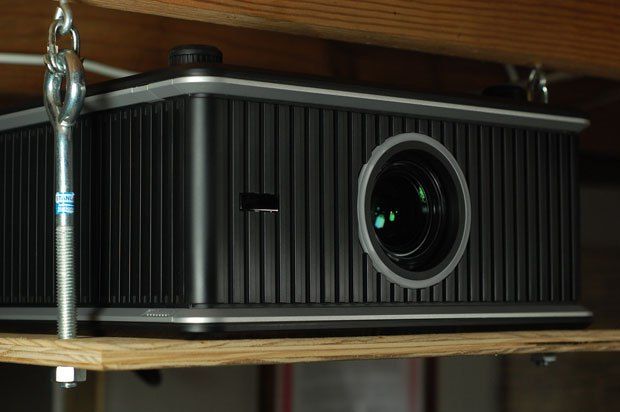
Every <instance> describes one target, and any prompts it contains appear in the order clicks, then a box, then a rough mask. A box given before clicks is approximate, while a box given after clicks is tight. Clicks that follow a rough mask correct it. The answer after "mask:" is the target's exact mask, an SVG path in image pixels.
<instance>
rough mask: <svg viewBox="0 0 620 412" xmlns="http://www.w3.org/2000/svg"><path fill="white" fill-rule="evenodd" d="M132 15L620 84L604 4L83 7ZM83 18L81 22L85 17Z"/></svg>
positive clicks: (612, 24)
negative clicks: (540, 68) (535, 67)
mask: <svg viewBox="0 0 620 412" xmlns="http://www.w3.org/2000/svg"><path fill="white" fill-rule="evenodd" d="M83 1H84V2H86V3H90V4H93V5H97V6H101V7H109V8H115V9H121V10H127V11H133V12H140V13H149V14H156V15H162V16H169V17H176V18H182V19H188V20H198V21H204V22H210V23H216V24H224V25H230V26H238V27H248V28H255V29H263V30H273V31H281V32H286V33H291V34H301V35H306V36H311V37H320V38H326V39H336V40H344V41H349V42H354V43H363V44H375V45H381V46H389V47H397V48H403V49H410V50H420V51H426V52H430V53H435V54H448V55H455V56H462V57H468V58H474V59H481V60H489V61H498V62H505V63H514V64H524V65H531V64H533V63H543V64H545V66H547V67H550V68H553V69H560V70H567V71H573V72H578V73H584V74H591V75H598V76H608V77H615V78H620V8H618V7H617V6H616V5H615V3H614V2H609V1H602V0H589V1H581V0H568V1H567V0H511V1H495V0H444V1H442V2H416V1H399V0H343V1H337V2H329V1H325V0H303V1H301V0H281V1H278V2H277V4H276V2H271V1H259V0H240V1H234V2H226V1H213V0H139V1H136V0H83ZM78 18H79V17H78Z"/></svg>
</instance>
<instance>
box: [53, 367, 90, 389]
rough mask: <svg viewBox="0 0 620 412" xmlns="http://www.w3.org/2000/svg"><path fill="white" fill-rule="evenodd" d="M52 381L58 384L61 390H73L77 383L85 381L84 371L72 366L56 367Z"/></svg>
mask: <svg viewBox="0 0 620 412" xmlns="http://www.w3.org/2000/svg"><path fill="white" fill-rule="evenodd" d="M54 380H55V381H56V382H58V383H59V384H60V387H61V388H65V389H70V388H75V387H76V386H77V384H78V383H79V382H85V381H86V370H85V369H79V368H74V367H72V366H57V367H56V372H55V373H54Z"/></svg>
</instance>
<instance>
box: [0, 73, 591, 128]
mask: <svg viewBox="0 0 620 412" xmlns="http://www.w3.org/2000/svg"><path fill="white" fill-rule="evenodd" d="M193 93H210V94H222V95H229V96H240V97H247V98H257V99H268V100H282V101H289V102H294V103H295V102H296V103H302V104H317V105H327V106H343V107H348V108H355V109H360V110H372V111H382V112H396V113H403V114H410V115H416V116H426V117H436V118H449V119H453V120H461V121H476V122H485V123H500V124H505V125H507V126H521V127H533V128H544V129H553V130H562V131H569V132H579V131H581V130H583V129H584V128H585V127H587V126H588V125H589V124H590V122H589V120H587V119H583V118H579V117H569V116H559V115H551V114H543V113H532V112H522V111H517V110H507V109H498V108H493V107H478V106H469V105H464V104H458V103H445V102H437V101H432V100H422V99H413V98H404V97H396V96H386V95H379V94H371V93H359V92H351V91H345V90H334V89H323V88H318V87H310V86H298V85H290V84H279V83H272V82H264V81H257V80H244V79H235V78H230V77H220V76H186V77H179V78H175V79H169V80H165V81H160V82H155V83H151V84H148V85H145V86H139V87H132V88H128V89H123V90H118V91H114V92H110V93H104V94H100V95H96V96H89V97H87V98H86V101H85V102H84V109H83V110H82V113H88V112H96V111H100V110H107V109H114V108H118V107H122V106H128V105H133V104H138V103H145V102H152V101H157V100H161V99H165V98H167V97H172V96H178V95H184V94H193ZM45 121H47V117H46V114H45V110H44V108H43V107H40V108H34V109H28V110H23V111H19V112H15V113H8V114H5V115H2V116H0V131H3V130H9V129H14V128H18V127H23V126H29V125H34V124H38V123H43V122H45Z"/></svg>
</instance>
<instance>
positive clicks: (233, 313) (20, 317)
mask: <svg viewBox="0 0 620 412" xmlns="http://www.w3.org/2000/svg"><path fill="white" fill-rule="evenodd" d="M573 308H574V310H573ZM390 309H392V313H390ZM412 309H413V308H412ZM412 309H410V310H409V311H407V310H406V309H403V308H398V309H394V308H380V307H378V308H374V310H373V309H371V308H358V309H357V310H355V309H352V308H317V309H295V308H290V309H262V310H261V309H258V310H253V309H250V308H239V309H143V308H106V309H97V308H79V309H78V319H79V320H80V321H97V322H140V323H174V324H218V323H226V324H235V323H269V322H283V323H291V322H346V321H391V320H451V319H452V320H464V319H540V318H587V317H591V316H592V312H590V311H587V310H578V309H577V307H576V306H572V307H571V309H570V310H550V311H548V312H545V311H527V310H520V311H515V312H510V311H509V310H506V308H498V309H499V310H498V311H495V312H480V311H477V312H469V313H467V310H468V309H470V308H466V307H462V308H461V311H465V312H450V311H446V310H445V307H444V308H435V310H437V311H439V312H440V313H436V312H435V313H433V312H430V311H431V310H432V309H429V308H415V309H425V310H417V311H416V310H415V309H413V310H412ZM501 309H504V310H503V311H502V310H501ZM477 310H479V309H477ZM308 311H310V312H312V311H314V312H319V313H320V314H312V315H309V314H304V312H308ZM341 311H344V312H349V313H346V314H344V313H339V314H335V313H334V312H341ZM373 311H374V312H387V313H372V312H373ZM253 312H263V313H262V314H258V315H247V313H253ZM351 312H367V313H351ZM395 312H401V313H395ZM402 312H409V313H402ZM412 312H413V313H412ZM421 312H422V313H421ZM424 312H427V313H424ZM283 313H287V314H286V315H285V314H283ZM0 320H15V321H37V320H38V321H53V320H56V309H55V308H47V307H46V308H34V307H30V308H15V307H11V308H1V309H0Z"/></svg>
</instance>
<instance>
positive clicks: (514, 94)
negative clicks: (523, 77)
mask: <svg viewBox="0 0 620 412" xmlns="http://www.w3.org/2000/svg"><path fill="white" fill-rule="evenodd" d="M482 95H483V96H491V97H500V98H504V99H511V100H515V101H519V102H525V101H527V93H526V92H525V89H524V88H523V87H521V86H519V85H517V84H497V85H494V86H489V87H487V88H486V89H484V90H483V91H482Z"/></svg>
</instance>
